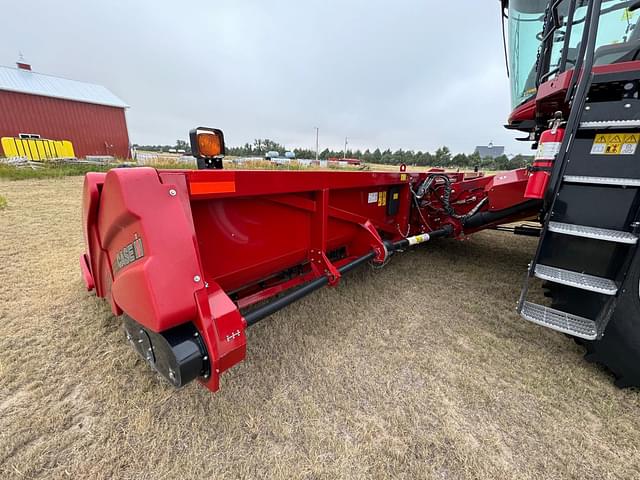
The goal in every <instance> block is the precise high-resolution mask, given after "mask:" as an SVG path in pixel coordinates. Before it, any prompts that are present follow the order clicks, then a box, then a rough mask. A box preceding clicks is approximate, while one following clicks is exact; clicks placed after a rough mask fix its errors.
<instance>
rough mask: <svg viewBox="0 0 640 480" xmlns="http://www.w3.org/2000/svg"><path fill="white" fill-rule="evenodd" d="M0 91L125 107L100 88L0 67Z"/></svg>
mask: <svg viewBox="0 0 640 480" xmlns="http://www.w3.org/2000/svg"><path fill="white" fill-rule="evenodd" d="M0 90H6V91H9V92H18V93H26V94H30V95H41V96H44V97H53V98H62V99H65V100H74V101H77V102H85V103H93V104H96V105H108V106H111V107H120V108H127V107H128V106H129V105H127V104H126V103H125V102H124V101H123V100H122V99H120V98H118V97H117V96H116V95H114V94H113V93H112V92H110V91H109V90H107V89H106V88H105V87H103V86H102V85H95V84H93V83H86V82H79V81H77V80H69V79H66V78H61V77H54V76H53V75H45V74H43V73H37V72H32V71H30V70H23V69H20V68H13V67H5V66H2V65H0Z"/></svg>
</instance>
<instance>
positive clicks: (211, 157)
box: [189, 127, 224, 169]
mask: <svg viewBox="0 0 640 480" xmlns="http://www.w3.org/2000/svg"><path fill="white" fill-rule="evenodd" d="M189 140H190V141H191V152H192V154H193V156H194V157H196V158H197V159H198V168H200V169H210V168H214V169H221V168H222V157H223V156H224V135H223V134H222V130H218V129H217V128H207V127H198V128H194V129H193V130H191V131H190V132H189Z"/></svg>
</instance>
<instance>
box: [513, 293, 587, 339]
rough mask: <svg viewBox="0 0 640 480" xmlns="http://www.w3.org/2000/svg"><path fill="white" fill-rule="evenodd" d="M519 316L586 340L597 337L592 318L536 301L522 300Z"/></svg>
mask: <svg viewBox="0 0 640 480" xmlns="http://www.w3.org/2000/svg"><path fill="white" fill-rule="evenodd" d="M520 316H522V318H524V319H525V320H529V321H530V322H533V323H537V324H538V325H542V326H543V327H548V328H551V329H553V330H557V331H558V332H562V333H568V334H569V335H573V336H574V337H580V338H584V339H586V340H595V339H596V338H597V337H598V328H597V326H596V322H594V321H593V320H589V319H588V318H584V317H579V316H577V315H573V314H571V313H567V312H562V311H560V310H556V309H554V308H550V307H545V306H543V305H538V304H536V303H531V302H524V305H523V306H522V311H521V312H520Z"/></svg>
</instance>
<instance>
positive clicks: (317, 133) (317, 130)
mask: <svg viewBox="0 0 640 480" xmlns="http://www.w3.org/2000/svg"><path fill="white" fill-rule="evenodd" d="M319 132H320V129H319V128H318V127H316V163H317V162H318V156H319V155H318V153H319V152H318V148H319V147H318V146H319V145H320V144H319V143H318V135H319Z"/></svg>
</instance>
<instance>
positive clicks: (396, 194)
mask: <svg viewBox="0 0 640 480" xmlns="http://www.w3.org/2000/svg"><path fill="white" fill-rule="evenodd" d="M393 199H394V200H397V199H398V192H396V193H394V194H393Z"/></svg>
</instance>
